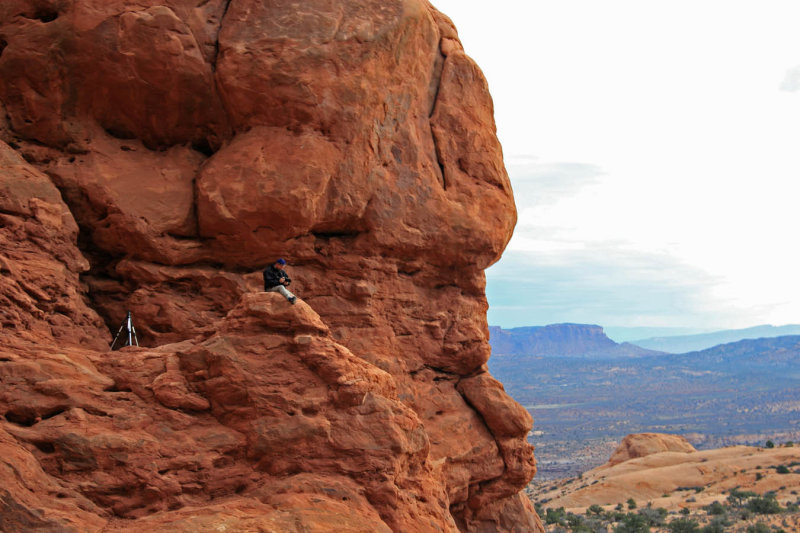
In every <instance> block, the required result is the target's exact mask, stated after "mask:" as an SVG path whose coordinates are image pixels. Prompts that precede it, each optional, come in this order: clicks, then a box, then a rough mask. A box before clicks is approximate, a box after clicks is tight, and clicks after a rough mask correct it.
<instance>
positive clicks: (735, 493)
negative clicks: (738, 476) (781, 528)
mask: <svg viewBox="0 0 800 533" xmlns="http://www.w3.org/2000/svg"><path fill="white" fill-rule="evenodd" d="M756 496H758V494H756V493H755V492H750V491H745V490H739V489H731V490H730V492H729V493H728V503H730V504H731V505H733V506H734V507H741V506H742V505H744V502H745V501H746V500H748V499H749V498H754V497H756Z"/></svg>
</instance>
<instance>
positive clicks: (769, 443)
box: [766, 440, 775, 448]
mask: <svg viewBox="0 0 800 533" xmlns="http://www.w3.org/2000/svg"><path fill="white" fill-rule="evenodd" d="M766 446H767V448H774V447H775V443H774V442H772V441H771V440H768V441H767V444H766Z"/></svg>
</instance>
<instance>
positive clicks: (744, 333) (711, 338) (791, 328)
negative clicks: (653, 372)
mask: <svg viewBox="0 0 800 533" xmlns="http://www.w3.org/2000/svg"><path fill="white" fill-rule="evenodd" d="M787 335H800V325H798V324H789V325H785V326H769V325H764V326H755V327H752V328H744V329H728V330H721V331H714V332H710V333H701V334H696V335H676V336H659V337H650V338H647V339H638V340H632V341H630V343H631V344H634V345H636V346H640V347H642V348H647V349H649V350H657V351H660V352H667V353H676V354H677V353H686V352H694V351H700V350H705V349H707V348H712V347H714V346H717V345H720V344H728V343H731V342H738V341H740V340H744V339H761V338H774V337H783V336H787Z"/></svg>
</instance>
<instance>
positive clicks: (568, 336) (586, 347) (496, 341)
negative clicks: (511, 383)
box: [489, 324, 660, 359]
mask: <svg viewBox="0 0 800 533" xmlns="http://www.w3.org/2000/svg"><path fill="white" fill-rule="evenodd" d="M489 344H491V346H492V354H494V355H495V356H498V357H499V356H506V355H522V356H547V357H578V358H585V359H609V358H617V357H641V356H644V355H656V354H659V353H660V352H656V351H653V350H648V349H645V348H640V347H639V346H634V345H632V344H629V343H622V344H618V343H616V342H614V341H613V340H611V339H609V338H608V337H607V336H606V334H605V333H604V332H603V328H602V327H600V326H596V325H592V324H550V325H548V326H529V327H522V328H512V329H503V328H500V327H497V326H492V327H490V328H489Z"/></svg>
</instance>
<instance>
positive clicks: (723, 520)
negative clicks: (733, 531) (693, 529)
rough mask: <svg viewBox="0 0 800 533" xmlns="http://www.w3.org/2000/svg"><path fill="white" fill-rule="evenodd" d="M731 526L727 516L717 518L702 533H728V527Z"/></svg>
mask: <svg viewBox="0 0 800 533" xmlns="http://www.w3.org/2000/svg"><path fill="white" fill-rule="evenodd" d="M730 525H731V522H730V520H728V517H727V516H715V517H714V518H713V520H711V522H709V523H708V525H706V526H705V527H704V528H703V529H701V530H700V531H701V533H725V532H727V531H728V526H730Z"/></svg>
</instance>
